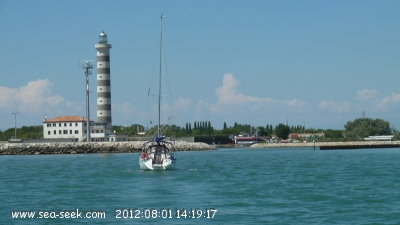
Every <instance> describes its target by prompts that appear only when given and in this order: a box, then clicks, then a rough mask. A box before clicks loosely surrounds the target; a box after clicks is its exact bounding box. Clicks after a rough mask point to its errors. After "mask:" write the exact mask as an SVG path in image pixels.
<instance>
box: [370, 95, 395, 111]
mask: <svg viewBox="0 0 400 225" xmlns="http://www.w3.org/2000/svg"><path fill="white" fill-rule="evenodd" d="M398 103H400V94H396V93H392V94H391V95H389V96H386V97H384V98H382V99H379V100H378V101H377V102H376V103H375V104H374V108H376V109H381V110H385V109H387V108H389V107H391V106H395V105H397V104H398Z"/></svg>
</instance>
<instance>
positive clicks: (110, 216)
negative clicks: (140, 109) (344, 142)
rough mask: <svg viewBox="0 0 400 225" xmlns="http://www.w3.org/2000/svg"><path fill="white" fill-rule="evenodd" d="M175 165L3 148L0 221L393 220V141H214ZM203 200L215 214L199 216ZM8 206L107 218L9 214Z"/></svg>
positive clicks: (397, 215)
mask: <svg viewBox="0 0 400 225" xmlns="http://www.w3.org/2000/svg"><path fill="white" fill-rule="evenodd" d="M177 163H178V166H179V169H177V170H174V171H157V172H152V171H140V170H139V165H138V154H87V155H32V156H0V171H1V173H0V200H1V204H0V224H73V223H86V224H144V223H147V224H400V149H363V150H347V151H346V150H342V151H319V150H316V151H313V149H312V148H303V149H302V148H297V149H252V148H244V149H220V150H217V151H200V152H179V153H178V162H177ZM124 208H125V209H128V208H131V209H134V208H138V209H144V208H154V209H156V210H158V211H160V210H161V209H162V208H165V209H168V208H169V209H171V211H172V215H171V217H172V218H167V219H163V218H161V215H160V214H158V215H157V216H156V217H157V218H151V216H150V218H149V219H146V218H144V217H143V218H142V217H141V218H139V219H135V218H129V217H130V215H127V214H125V217H127V216H128V218H126V219H123V217H124V215H123V214H122V212H123V211H122V209H124ZM176 208H178V209H180V210H182V209H186V210H187V215H188V216H187V218H184V216H181V218H177V215H176V213H175V209H176ZM190 208H193V209H195V208H198V209H200V210H201V211H202V215H201V217H200V218H191V216H189V210H190ZM209 208H214V209H216V210H217V211H216V213H215V215H214V218H209V219H207V218H204V215H205V210H206V209H209ZM116 209H121V214H120V217H122V218H120V219H117V218H116V217H115V215H114V214H115V213H116ZM10 210H31V211H34V212H36V214H35V217H37V216H38V211H40V210H42V211H47V212H52V211H54V212H57V213H59V212H60V210H79V211H78V212H83V211H103V212H105V215H106V218H102V219H88V218H74V219H71V218H69V219H66V218H63V219H61V218H54V219H52V218H47V219H44V218H42V219H39V218H33V219H27V218H26V219H13V218H12V216H11V213H10ZM126 212H128V211H126ZM133 212H134V211H133ZM42 215H44V214H42ZM53 215H55V214H54V213H53ZM141 215H143V214H141ZM141 215H139V216H141ZM197 215H199V214H196V215H195V216H197ZM159 216H160V217H159ZM132 217H134V214H133V215H132Z"/></svg>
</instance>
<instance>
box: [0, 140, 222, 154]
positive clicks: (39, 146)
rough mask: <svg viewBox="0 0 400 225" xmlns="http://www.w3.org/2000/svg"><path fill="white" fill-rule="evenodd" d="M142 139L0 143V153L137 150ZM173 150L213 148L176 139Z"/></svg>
mask: <svg viewBox="0 0 400 225" xmlns="http://www.w3.org/2000/svg"><path fill="white" fill-rule="evenodd" d="M144 143H145V142H143V141H131V142H89V143H86V142H60V143H6V144H0V155H41V154H89V153H132V152H139V151H140V149H141V148H142V147H143V144H144ZM174 146H175V148H174V149H175V151H199V150H215V148H214V147H213V146H211V145H208V144H205V143H201V142H196V143H189V142H183V141H177V142H176V143H175V145H174Z"/></svg>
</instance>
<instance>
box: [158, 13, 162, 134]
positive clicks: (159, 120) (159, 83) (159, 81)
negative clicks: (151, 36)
mask: <svg viewBox="0 0 400 225" xmlns="http://www.w3.org/2000/svg"><path fill="white" fill-rule="evenodd" d="M163 18H164V15H162V14H161V18H160V71H159V77H158V125H157V136H160V123H161V72H162V67H161V62H162V43H163V42H162V19H163Z"/></svg>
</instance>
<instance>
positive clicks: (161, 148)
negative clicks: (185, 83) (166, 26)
mask: <svg viewBox="0 0 400 225" xmlns="http://www.w3.org/2000/svg"><path fill="white" fill-rule="evenodd" d="M163 18H164V16H163V15H161V26H160V30H161V31H160V71H159V80H158V82H159V84H158V124H157V136H156V137H155V138H154V139H153V140H152V141H149V142H146V143H144V145H143V148H142V150H141V152H140V153H139V166H140V169H141V170H168V169H173V168H175V163H176V156H175V154H174V153H172V152H173V151H174V144H173V143H172V142H170V141H166V140H165V136H164V135H161V134H160V129H161V125H160V120H161V73H162V70H161V61H162V43H163V42H162V19H163Z"/></svg>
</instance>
